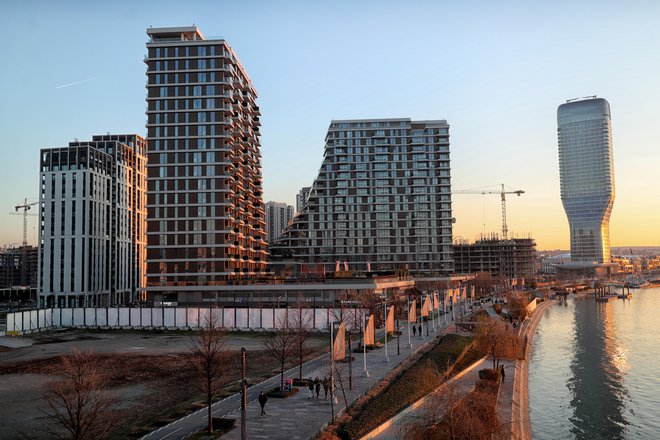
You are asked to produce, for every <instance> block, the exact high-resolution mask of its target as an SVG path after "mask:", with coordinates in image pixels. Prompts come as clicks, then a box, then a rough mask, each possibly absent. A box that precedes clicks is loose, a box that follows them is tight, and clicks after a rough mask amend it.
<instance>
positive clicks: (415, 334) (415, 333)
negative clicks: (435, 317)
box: [413, 325, 417, 336]
mask: <svg viewBox="0 0 660 440" xmlns="http://www.w3.org/2000/svg"><path fill="white" fill-rule="evenodd" d="M413 336H417V327H415V326H414V325H413Z"/></svg>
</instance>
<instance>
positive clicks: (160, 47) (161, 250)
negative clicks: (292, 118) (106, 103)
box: [145, 26, 266, 302]
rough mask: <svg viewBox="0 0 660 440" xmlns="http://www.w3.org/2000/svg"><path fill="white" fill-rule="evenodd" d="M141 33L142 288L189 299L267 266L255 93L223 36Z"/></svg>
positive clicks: (193, 31) (189, 31)
mask: <svg viewBox="0 0 660 440" xmlns="http://www.w3.org/2000/svg"><path fill="white" fill-rule="evenodd" d="M147 35H149V37H150V39H149V41H148V42H147V51H148V54H147V57H146V58H145V62H146V64H147V90H148V92H147V131H148V155H149V164H148V167H147V169H148V178H147V181H148V202H147V207H148V212H149V217H148V236H147V292H148V293H149V294H150V296H152V298H155V297H161V298H164V299H168V300H172V301H175V300H176V299H177V298H178V299H179V300H181V301H187V302H195V301H196V300H201V296H202V292H204V291H210V290H213V288H214V287H213V286H216V285H220V284H227V283H242V282H245V281H246V280H248V279H249V278H251V277H254V276H255V275H260V274H262V273H264V272H265V270H266V240H265V238H266V231H265V221H264V206H263V199H262V192H261V191H262V190H261V186H262V182H261V154H260V144H259V136H260V135H259V127H260V122H259V115H260V113H259V107H258V106H257V104H256V98H257V93H256V91H255V89H254V87H253V85H252V82H251V81H250V78H249V77H248V75H247V73H246V72H245V70H244V69H243V67H242V66H241V63H240V62H239V60H238V58H237V57H236V54H235V53H234V51H233V50H232V48H231V47H230V46H229V44H227V42H226V41H225V40H221V39H210V40H207V39H205V38H204V36H203V35H202V33H201V32H200V31H199V29H198V28H197V27H195V26H192V27H174V28H149V29H147ZM154 295H155V296H154Z"/></svg>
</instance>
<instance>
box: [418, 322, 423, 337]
mask: <svg viewBox="0 0 660 440" xmlns="http://www.w3.org/2000/svg"><path fill="white" fill-rule="evenodd" d="M417 331H418V332H419V335H420V336H424V335H423V334H422V324H420V325H419V328H418V329H417Z"/></svg>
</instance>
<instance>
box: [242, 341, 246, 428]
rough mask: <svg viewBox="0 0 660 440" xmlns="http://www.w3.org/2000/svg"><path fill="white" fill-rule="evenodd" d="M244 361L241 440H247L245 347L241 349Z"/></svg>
mask: <svg viewBox="0 0 660 440" xmlns="http://www.w3.org/2000/svg"><path fill="white" fill-rule="evenodd" d="M241 357H242V360H243V369H242V380H241V440H247V359H246V353H245V347H242V348H241Z"/></svg>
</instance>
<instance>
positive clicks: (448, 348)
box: [337, 335, 481, 440]
mask: <svg viewBox="0 0 660 440" xmlns="http://www.w3.org/2000/svg"><path fill="white" fill-rule="evenodd" d="M471 341H472V338H467V337H463V336H458V335H447V336H444V337H443V338H442V339H441V341H440V342H439V343H438V345H436V346H435V347H434V348H433V349H432V350H431V351H430V352H428V353H427V354H426V355H424V356H423V357H422V358H421V359H419V361H418V362H416V363H415V364H414V365H412V366H411V367H410V368H408V369H407V370H406V371H404V372H403V373H402V374H401V375H400V376H399V377H398V378H396V379H394V380H393V381H392V382H391V383H390V384H388V385H387V388H386V389H385V390H384V391H383V392H382V393H380V394H378V395H376V396H374V397H373V398H372V399H371V400H369V401H368V402H367V403H366V404H364V405H362V408H360V411H359V412H358V413H357V414H354V415H353V414H351V415H352V416H353V417H352V419H351V420H348V421H347V422H346V423H343V424H342V425H341V426H340V427H339V429H338V430H337V433H338V434H339V435H340V436H341V437H342V438H344V439H350V440H352V439H358V438H360V437H362V436H363V435H365V434H366V433H368V432H369V431H370V430H372V429H373V428H375V427H376V426H378V425H379V424H380V423H382V422H384V421H385V420H387V419H389V418H391V417H393V416H394V415H396V414H397V413H398V412H399V411H401V410H402V409H403V408H405V407H406V406H408V405H410V404H412V403H413V402H415V401H416V400H418V399H420V398H421V397H423V396H425V395H426V394H428V393H429V392H430V391H432V390H433V389H435V388H437V387H438V386H439V385H440V384H441V383H442V374H443V373H445V372H446V371H448V370H449V369H451V373H452V374H455V373H457V372H458V371H461V370H462V369H464V368H465V367H467V366H469V365H471V364H472V363H473V362H475V361H476V360H477V359H479V358H480V357H481V353H479V352H478V351H477V350H476V349H474V348H473V345H471V344H470V342H471ZM457 361H458V362H457ZM437 373H440V374H437Z"/></svg>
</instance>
